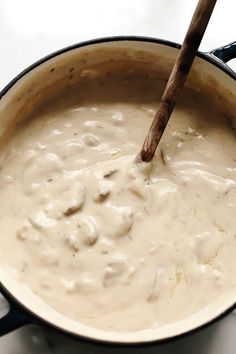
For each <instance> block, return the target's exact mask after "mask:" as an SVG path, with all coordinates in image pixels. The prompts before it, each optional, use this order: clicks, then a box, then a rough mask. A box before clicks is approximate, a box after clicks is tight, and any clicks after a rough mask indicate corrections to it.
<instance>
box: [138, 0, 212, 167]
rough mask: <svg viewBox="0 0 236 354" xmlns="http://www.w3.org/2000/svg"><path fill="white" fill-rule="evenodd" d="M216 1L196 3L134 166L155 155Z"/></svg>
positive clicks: (205, 0) (207, 0) (149, 159)
mask: <svg viewBox="0 0 236 354" xmlns="http://www.w3.org/2000/svg"><path fill="white" fill-rule="evenodd" d="M216 1H217V0H199V1H198V4H197V7H196V9H195V12H194V14H193V18H192V21H191V23H190V25H189V28H188V31H187V33H186V36H185V38H184V42H183V45H182V47H181V49H180V52H179V55H178V57H177V59H176V62H175V64H174V67H173V69H172V72H171V74H170V77H169V80H168V82H167V85H166V88H165V91H164V93H163V96H162V98H161V103H160V106H159V109H158V110H157V112H156V114H155V116H154V119H153V121H152V124H151V127H150V129H149V132H148V134H147V136H146V138H145V140H144V143H143V146H142V149H141V151H140V153H139V154H138V155H137V157H136V159H135V161H136V162H141V161H144V162H149V161H151V160H152V158H153V156H154V154H155V151H156V148H157V146H158V144H159V141H160V139H161V137H162V134H163V133H164V131H165V128H166V125H167V123H168V121H169V119H170V116H171V113H172V111H173V109H174V107H175V104H176V101H177V98H178V95H179V94H180V92H181V90H182V89H183V86H184V83H185V80H186V78H187V76H188V73H189V70H190V68H191V66H192V63H193V60H194V58H195V55H196V53H197V50H198V48H199V45H200V43H201V40H202V37H203V35H204V33H205V30H206V27H207V25H208V22H209V20H210V17H211V14H212V11H213V9H214V7H215V4H216Z"/></svg>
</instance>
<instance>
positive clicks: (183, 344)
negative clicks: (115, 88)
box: [0, 0, 236, 354]
mask: <svg viewBox="0 0 236 354" xmlns="http://www.w3.org/2000/svg"><path fill="white" fill-rule="evenodd" d="M196 3H197V0H118V1H112V0H98V1H96V0H66V1H64V0H41V1H32V0H0V53H1V57H0V58H1V59H0V60H1V67H0V89H2V88H3V86H4V85H6V84H7V83H8V82H9V80H11V79H12V78H13V77H14V76H15V75H16V74H17V73H19V72H20V71H21V70H23V69H24V68H25V67H26V66H28V65H30V64H31V63H33V62H34V61H36V60H38V59H39V58H41V57H42V56H45V55H46V54H49V53H50V52H52V51H55V50H57V49H59V48H62V47H65V46H67V45H70V44H74V43H76V42H80V41H83V40H87V39H91V38H96V37H103V36H110V35H146V36H153V37H159V38H164V39H168V40H172V41H175V42H180V43H181V42H182V40H183V37H184V33H185V31H186V29H187V26H188V23H189V20H190V18H191V15H192V12H193V10H194V7H195V5H196ZM235 13H236V1H235V0H218V2H217V5H216V8H215V12H214V14H213V16H212V19H211V22H210V24H209V26H208V29H207V32H206V34H205V37H204V40H203V42H202V45H201V49H202V50H204V51H208V50H212V49H213V48H216V47H219V46H222V45H224V44H227V43H229V42H232V41H235V40H236V25H235ZM230 65H231V66H232V68H234V69H235V70H236V60H233V61H231V63H230ZM3 307H4V304H3V302H1V301H0V312H1V309H2V308H3ZM235 344H236V315H235V314H231V315H228V316H227V317H226V318H225V319H223V320H221V321H220V322H218V323H216V324H214V325H212V326H211V327H210V328H207V329H205V330H202V331H200V332H199V333H197V334H194V335H191V336H189V337H187V338H184V339H180V340H178V341H177V342H172V343H170V344H163V345H161V346H158V347H157V348H153V349H152V348H150V349H146V350H141V349H130V351H128V350H125V351H124V350H123V352H125V353H128V352H134V351H135V352H136V353H140V354H141V353H144V352H145V353H146V354H148V353H155V354H158V353H161V354H167V353H179V354H185V353H186V354H189V353H191V354H195V353H196V354H223V353H224V354H234V353H235V352H236V349H235ZM118 351H119V352H121V351H122V350H118V349H113V350H112V349H107V350H104V349H101V348H98V347H96V346H94V345H93V346H90V345H85V344H81V343H79V342H78V341H76V340H72V339H70V338H66V337H64V336H63V335H61V334H58V333H56V332H55V331H53V330H51V331H48V330H45V329H44V328H40V327H38V326H26V327H25V328H23V329H20V330H17V331H15V332H14V333H11V334H8V335H6V336H4V337H2V338H0V353H1V354H39V353H40V354H62V353H63V354H64V353H66V352H68V353H70V354H74V353H77V354H79V353H85V352H86V353H90V354H93V353H104V354H107V353H109V354H112V353H118Z"/></svg>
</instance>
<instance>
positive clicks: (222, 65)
mask: <svg viewBox="0 0 236 354" xmlns="http://www.w3.org/2000/svg"><path fill="white" fill-rule="evenodd" d="M119 41H121V42H122V41H136V42H149V43H153V44H161V45H164V46H168V47H172V48H175V49H180V48H181V45H180V44H179V43H176V42H173V41H169V40H165V39H160V38H155V37H149V36H131V35H128V36H108V37H100V38H95V39H91V40H87V41H82V42H78V43H76V44H72V45H69V46H66V47H64V48H62V49H59V50H56V51H54V52H53V53H51V54H49V55H46V56H44V57H43V58H41V59H39V60H37V61H36V62H34V63H33V64H31V65H29V66H28V67H27V68H26V69H24V70H23V71H21V72H20V73H19V74H18V75H16V76H15V77H14V78H13V79H12V80H11V81H10V82H9V83H8V84H7V85H6V86H5V87H4V88H3V89H2V90H1V91H0V100H1V99H2V98H3V96H4V95H5V94H6V93H7V92H8V91H9V90H10V89H11V88H12V87H13V86H14V85H15V84H16V83H17V82H18V81H19V80H20V79H21V78H22V77H24V76H25V75H26V74H27V73H29V72H31V71H32V70H34V69H35V68H37V67H38V66H40V65H41V64H43V63H45V62H47V61H48V60H50V59H53V58H55V57H57V56H59V55H61V54H64V53H67V52H69V51H71V50H74V49H78V48H83V47H86V46H89V45H94V44H100V43H101V44H102V43H109V42H119ZM196 56H197V57H199V58H201V59H203V60H206V61H207V62H209V63H210V64H212V65H214V66H216V67H217V68H219V69H220V70H222V71H223V72H225V73H226V74H227V75H228V76H230V77H231V78H233V79H234V80H236V72H234V71H233V70H231V69H230V67H228V66H227V64H226V63H225V62H223V61H222V60H220V59H218V58H217V57H215V56H214V55H212V54H211V52H201V51H198V52H197V55H196ZM0 291H2V293H3V295H4V296H6V298H7V300H8V301H9V302H10V306H11V302H13V303H14V304H16V305H17V306H18V307H19V308H20V309H23V310H24V311H25V312H26V313H27V314H29V315H30V316H32V321H28V322H29V323H30V322H33V321H35V320H36V321H37V322H39V323H43V324H44V325H47V326H49V327H51V328H54V329H56V330H57V331H59V332H61V333H64V334H67V335H69V336H72V337H74V338H75V337H76V338H79V339H80V340H83V341H85V342H87V343H91V342H92V343H94V344H97V345H100V346H101V345H105V346H108V347H114V346H117V347H123V348H124V347H132V346H133V347H137V346H139V347H147V346H153V345H156V344H162V343H166V342H171V341H173V340H176V339H179V338H183V337H186V336H187V335H190V334H193V333H195V332H197V331H199V330H201V329H203V328H206V327H208V326H209V325H211V324H212V323H214V322H216V321H218V320H220V319H221V318H223V317H224V316H226V315H227V314H228V313H230V312H231V311H233V310H234V309H236V302H235V303H234V304H233V305H231V306H230V307H228V308H227V309H226V310H225V311H223V312H222V313H220V314H219V315H217V316H216V317H214V318H212V319H210V320H209V321H207V322H206V323H203V324H200V325H199V326H197V327H195V328H193V329H189V330H187V331H185V332H183V333H180V334H177V335H171V336H170V337H166V338H164V339H156V340H155V339H151V340H148V341H140V342H120V341H116V340H103V339H97V338H91V337H89V336H86V335H82V334H76V333H74V332H71V331H70V330H66V329H63V328H61V327H60V326H58V325H55V324H53V323H51V322H49V321H47V320H46V319H44V318H42V317H40V316H39V315H37V314H35V313H34V312H33V311H31V310H30V309H28V308H27V307H26V306H25V305H23V304H21V302H20V301H19V300H18V299H17V298H16V297H15V296H14V295H13V294H12V293H11V292H10V291H9V290H8V289H7V288H6V287H5V286H4V284H3V283H2V282H1V280H0Z"/></svg>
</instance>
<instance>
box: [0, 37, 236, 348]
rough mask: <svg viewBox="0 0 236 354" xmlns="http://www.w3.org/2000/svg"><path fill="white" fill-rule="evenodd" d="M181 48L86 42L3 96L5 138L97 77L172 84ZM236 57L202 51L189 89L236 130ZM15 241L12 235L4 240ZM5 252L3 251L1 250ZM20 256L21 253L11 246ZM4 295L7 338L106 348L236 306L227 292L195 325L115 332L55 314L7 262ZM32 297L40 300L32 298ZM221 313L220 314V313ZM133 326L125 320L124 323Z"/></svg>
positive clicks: (140, 40)
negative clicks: (46, 331)
mask: <svg viewBox="0 0 236 354" xmlns="http://www.w3.org/2000/svg"><path fill="white" fill-rule="evenodd" d="M179 49H180V45H179V44H176V43H173V42H168V41H164V40H161V39H155V38H146V37H111V38H102V39H96V40H92V41H88V42H83V43H79V44H76V45H73V46H70V47H67V48H65V49H62V50H59V51H57V52H55V53H53V54H51V55H49V56H47V57H45V58H43V59H41V60H39V61H38V62H36V63H35V64H33V65H31V66H30V67H28V68H27V69H26V70H24V71H23V72H22V73H20V74H19V75H18V76H17V77H16V78H15V79H13V80H12V81H11V82H10V83H9V84H8V85H7V86H6V87H5V88H4V89H3V90H2V92H1V93H0V119H1V121H0V123H1V124H0V137H2V136H4V134H7V131H8V129H9V127H12V126H13V125H14V124H16V122H17V121H18V120H19V119H20V118H21V117H22V116H24V115H26V114H27V112H30V110H31V109H32V108H33V107H35V106H36V105H37V102H39V101H42V100H44V98H45V99H46V98H47V97H49V96H50V95H52V94H54V93H55V92H56V91H59V90H62V89H66V88H67V87H68V86H70V85H73V84H75V83H76V82H78V81H80V80H87V79H89V78H91V77H94V76H106V75H116V74H119V73H122V74H127V75H128V74H129V75H130V74H132V73H137V74H140V75H152V76H157V77H161V78H162V79H164V80H166V79H167V78H168V76H169V74H170V71H171V68H172V66H173V64H174V61H175V58H176V56H177V55H178V52H179ZM235 57H236V42H234V43H231V44H229V45H227V46H224V47H221V48H218V49H216V50H214V51H212V52H210V53H201V52H199V53H198V55H197V57H196V59H195V62H194V65H193V67H192V69H191V73H190V76H189V78H188V81H187V85H188V86H189V87H193V88H195V89H196V90H200V91H202V93H203V94H204V95H206V96H207V97H209V99H211V100H213V101H214V103H215V104H217V105H218V106H219V108H220V109H221V110H223V111H224V113H225V114H226V115H227V116H228V117H230V118H231V123H232V127H234V128H235V126H236V102H235V97H236V83H235V79H236V74H235V73H234V72H233V71H232V70H231V69H230V68H229V67H228V66H227V64H226V62H227V61H229V60H230V59H232V58H235ZM1 237H7V235H1ZM0 251H1V250H0ZM9 252H14V249H9ZM0 291H1V292H2V294H3V295H4V296H5V297H6V299H7V300H8V301H9V304H10V306H9V311H8V313H7V314H6V315H5V316H4V317H3V318H1V319H0V335H3V334H5V333H8V332H11V331H13V330H14V329H16V328H19V327H21V326H23V325H25V324H28V323H32V322H33V323H38V324H42V325H49V326H52V327H54V328H57V329H58V330H60V331H63V332H66V333H68V334H71V335H74V336H77V337H79V338H80V339H85V340H89V341H97V342H101V343H103V344H105V343H106V344H114V345H128V344H129V345H130V344H133V345H141V344H142V345H147V344H150V343H156V342H161V341H167V340H171V339H174V338H177V337H179V336H183V335H186V334H187V333H190V332H193V331H195V330H197V329H200V328H202V327H205V326H206V325H208V324H210V323H212V322H213V321H215V320H216V319H219V318H221V317H222V316H224V315H226V314H227V313H229V312H230V311H232V310H233V309H234V308H235V306H236V293H235V291H234V292H232V293H231V294H226V295H225V300H224V301H221V302H217V300H216V302H215V303H214V304H213V305H212V307H211V308H210V311H209V313H208V312H207V311H205V313H204V314H203V313H199V314H196V315H194V316H193V318H191V320H186V321H184V322H182V323H181V322H179V323H177V324H172V325H169V326H168V328H167V329H166V328H165V329H164V330H163V329H152V330H148V331H142V332H136V333H135V332H130V333H115V332H105V331H102V330H98V329H94V328H90V327H87V326H85V325H83V324H81V323H78V322H76V321H73V320H70V319H67V318H66V317H64V316H63V315H60V314H58V313H56V312H55V311H54V310H52V309H49V307H48V306H46V305H45V304H44V303H43V301H42V300H40V299H38V298H37V297H36V296H33V295H32V293H31V292H30V290H29V289H27V287H26V286H25V285H24V284H18V283H17V282H16V280H14V279H13V277H12V276H11V274H10V271H8V270H7V268H6V267H5V266H4V260H3V259H1V257H0ZM32 296H33V297H34V299H33V300H32ZM212 313H213V315H212ZM124 321H125V319H124Z"/></svg>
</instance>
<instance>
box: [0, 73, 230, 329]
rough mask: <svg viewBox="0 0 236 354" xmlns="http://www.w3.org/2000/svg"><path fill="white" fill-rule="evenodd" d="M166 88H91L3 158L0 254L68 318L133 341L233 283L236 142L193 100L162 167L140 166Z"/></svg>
mask: <svg viewBox="0 0 236 354" xmlns="http://www.w3.org/2000/svg"><path fill="white" fill-rule="evenodd" d="M162 88H163V85H162V84H160V82H156V81H154V80H151V79H148V78H145V79H144V78H132V79H131V78H130V79H127V78H117V79H114V78H113V79H110V80H109V79H108V80H105V81H104V80H94V81H93V83H90V84H83V85H82V86H78V87H77V88H76V89H74V91H69V92H67V93H66V94H64V96H63V98H62V97H58V98H57V99H54V100H53V101H52V102H51V103H48V104H46V105H45V106H44V107H43V108H42V109H41V110H40V111H39V112H38V113H35V114H34V116H35V117H34V118H35V119H32V120H31V121H30V122H28V123H27V124H25V125H24V126H22V127H21V128H20V129H18V130H17V132H16V133H15V134H14V135H13V136H12V138H11V140H10V142H9V143H8V144H7V145H6V146H5V147H4V148H3V150H2V155H1V156H2V157H1V172H0V198H1V204H0V215H1V216H0V230H1V235H0V249H1V252H2V253H3V255H4V257H5V259H6V260H7V262H8V264H9V265H10V266H11V267H12V268H14V269H15V273H16V276H17V277H18V279H19V281H20V282H25V283H26V284H27V285H28V286H29V287H30V288H31V289H32V290H33V292H34V293H35V294H37V295H38V296H39V297H41V298H42V299H44V300H45V301H46V302H47V303H48V304H50V305H51V306H52V307H53V308H55V309H56V310H57V311H59V312H61V313H63V314H65V315H66V316H68V317H70V318H73V319H76V320H78V321H81V322H83V323H86V324H89V325H91V326H93V327H98V328H102V329H106V330H117V331H134V330H140V329H147V328H153V327H159V326H163V325H164V324H168V323H172V322H175V321H178V320H182V319H185V318H188V317H189V316H191V315H192V314H194V313H196V312H198V311H200V310H201V309H203V308H204V307H205V306H207V305H208V304H210V303H211V302H212V301H214V300H215V299H216V298H217V297H218V296H220V295H222V294H224V292H226V291H228V290H230V289H231V288H233V287H234V286H235V285H236V279H235V274H236V258H235V254H236V230H235V215H236V214H235V212H236V203H235V200H236V155H235V151H236V140H235V135H234V133H233V131H232V129H231V128H230V126H229V124H228V122H227V121H226V119H225V118H224V117H223V115H221V114H220V113H219V112H218V111H217V110H216V108H214V107H213V106H212V105H211V104H210V103H209V102H205V101H204V100H203V99H202V98H201V97H200V96H198V94H197V93H195V92H187V91H186V92H185V95H184V98H183V99H182V102H181V103H180V104H179V105H178V108H177V109H176V111H175V112H174V114H173V116H172V118H171V122H170V124H169V125H168V129H167V131H166V132H165V136H164V138H163V139H162V142H161V144H160V146H159V149H158V151H157V153H156V156H155V159H154V161H153V164H152V165H151V164H148V165H144V166H139V167H137V166H135V165H134V163H133V160H134V158H135V155H136V154H137V153H138V151H139V148H140V146H141V144H142V142H143V139H144V136H145V134H146V133H147V130H148V127H149V125H150V123H151V120H152V118H153V115H154V112H155V110H156V108H157V104H158V103H157V102H156V96H160V92H161V91H162Z"/></svg>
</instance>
